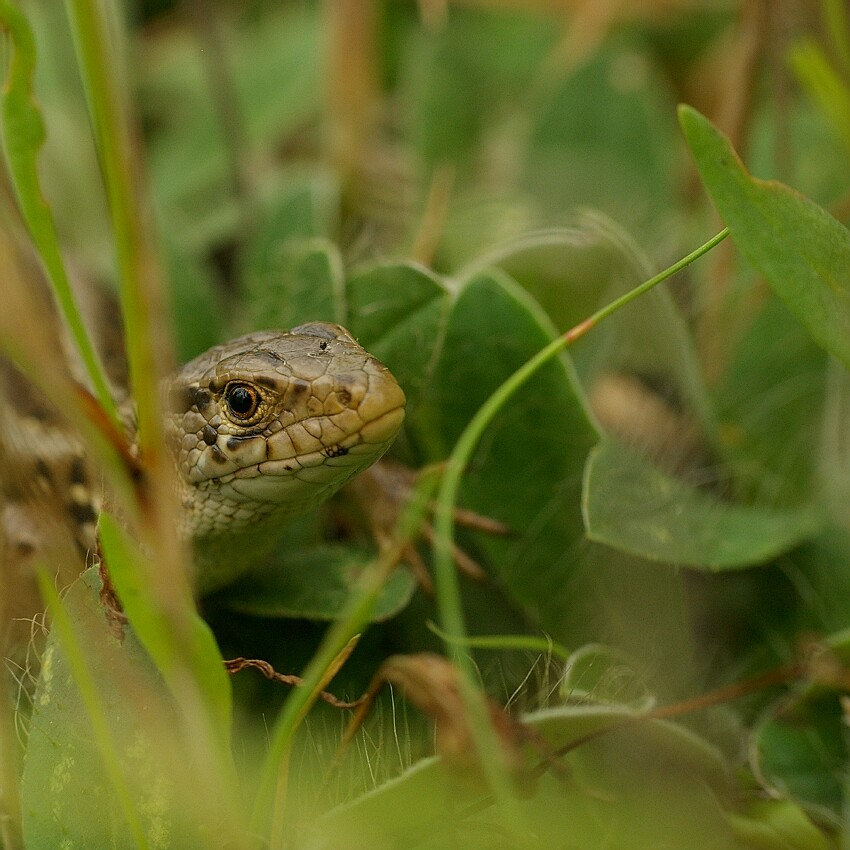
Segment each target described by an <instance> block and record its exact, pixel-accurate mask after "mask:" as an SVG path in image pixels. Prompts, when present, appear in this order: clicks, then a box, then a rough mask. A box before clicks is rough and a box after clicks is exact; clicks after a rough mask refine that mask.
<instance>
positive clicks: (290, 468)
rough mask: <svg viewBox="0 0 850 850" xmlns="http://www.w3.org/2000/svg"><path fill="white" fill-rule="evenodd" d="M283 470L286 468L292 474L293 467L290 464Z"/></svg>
mask: <svg viewBox="0 0 850 850" xmlns="http://www.w3.org/2000/svg"><path fill="white" fill-rule="evenodd" d="M283 468H284V469H285V470H286V471H287V472H292V466H291V465H290V464H286V466H284V467H283Z"/></svg>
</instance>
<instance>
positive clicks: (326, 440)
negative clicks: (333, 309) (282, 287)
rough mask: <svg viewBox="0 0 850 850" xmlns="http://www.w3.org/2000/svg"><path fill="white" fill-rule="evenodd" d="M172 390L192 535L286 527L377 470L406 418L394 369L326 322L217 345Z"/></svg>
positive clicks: (173, 432) (172, 421) (173, 437)
mask: <svg viewBox="0 0 850 850" xmlns="http://www.w3.org/2000/svg"><path fill="white" fill-rule="evenodd" d="M166 389H167V409H168V413H167V434H168V438H169V443H170V445H171V446H172V447H173V452H174V458H175V462H176V465H177V469H178V472H179V476H180V483H181V487H182V492H181V497H182V501H183V507H184V512H185V519H184V522H183V526H184V530H185V532H186V534H187V536H188V537H190V538H193V539H197V538H202V537H204V536H207V535H218V534H225V533H230V532H232V531H238V530H241V529H246V528H249V527H251V526H253V525H255V524H257V523H259V522H261V521H264V520H274V521H275V522H276V523H277V524H281V523H283V522H285V521H287V520H289V519H290V518H293V517H295V516H297V515H299V514H301V513H303V512H305V511H307V510H309V509H310V508H311V507H313V506H314V505H318V504H319V503H321V502H322V501H324V500H325V499H327V498H328V497H330V496H331V495H332V494H333V493H334V492H336V491H337V490H338V489H339V488H340V487H341V486H342V485H343V484H344V483H345V482H346V481H348V479H350V478H351V477H352V476H354V475H357V474H358V473H359V472H361V471H363V470H364V469H366V468H367V467H368V466H370V465H371V464H372V463H374V462H375V461H376V460H377V459H378V458H379V457H380V456H381V455H382V454H383V453H384V452H385V451H386V450H387V449H388V448H389V446H390V444H391V443H392V442H393V440H394V439H395V437H396V434H397V433H398V431H399V429H400V427H401V424H402V421H403V419H404V404H405V397H404V393H403V391H402V389H401V387H399V385H398V383H397V382H396V380H395V378H394V377H393V375H392V374H391V373H390V371H389V370H388V369H387V368H386V366H384V365H383V364H382V363H381V362H380V361H378V360H377V359H375V358H374V357H373V356H372V355H371V354H369V353H368V352H367V351H365V350H364V349H363V348H361V347H360V345H358V343H357V342H356V340H355V339H354V338H353V337H352V336H351V335H350V334H349V333H348V331H346V330H345V329H344V328H342V327H340V326H339V325H334V324H330V323H326V322H312V323H310V324H305V325H300V326H299V327H296V328H293V329H292V330H290V331H287V332H283V331H261V332H258V333H252V334H249V335H247V336H243V337H239V338H238V339H235V340H232V341H231V342H228V343H226V344H224V345H219V346H216V347H214V348H211V349H210V350H209V351H207V352H205V353H204V354H202V355H200V356H199V357H197V358H196V359H195V360H192V361H191V362H190V363H187V364H186V365H185V366H184V367H183V368H182V369H181V370H180V371H179V372H177V373H176V375H174V376H173V377H172V378H171V379H170V380H169V382H168V385H167V388H166Z"/></svg>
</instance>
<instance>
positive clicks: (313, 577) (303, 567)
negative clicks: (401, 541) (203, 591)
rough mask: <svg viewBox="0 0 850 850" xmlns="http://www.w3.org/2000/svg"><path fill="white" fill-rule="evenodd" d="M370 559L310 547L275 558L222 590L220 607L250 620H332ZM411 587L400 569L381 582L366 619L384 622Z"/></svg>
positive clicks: (349, 551)
mask: <svg viewBox="0 0 850 850" xmlns="http://www.w3.org/2000/svg"><path fill="white" fill-rule="evenodd" d="M373 558H374V556H373V555H372V554H371V553H368V552H357V551H355V550H352V549H350V548H347V547H344V546H331V545H326V546H314V547H312V548H310V549H308V550H304V549H297V550H295V551H289V550H287V551H286V552H283V553H281V554H280V555H279V556H278V557H275V558H274V559H273V560H272V561H271V562H270V563H269V564H268V565H267V566H264V568H263V569H262V570H258V571H255V572H252V573H251V574H250V575H248V576H247V577H246V578H245V579H243V580H242V581H240V582H239V583H237V584H236V585H233V586H231V587H228V588H227V589H226V591H225V592H224V593H223V594H222V597H221V598H222V602H223V604H225V605H226V606H227V607H228V608H232V609H233V610H235V611H240V612H241V613H244V614H251V615H253V616H255V617H301V618H304V619H308V620H333V619H335V618H336V617H339V615H340V614H341V613H342V612H343V611H344V610H345V608H346V605H347V604H348V603H349V602H350V600H351V595H352V593H353V592H354V591H355V590H356V588H357V587H358V585H359V578H360V576H361V574H362V573H363V570H364V569H366V568H367V567H368V566H369V564H370V563H371V562H372V560H373ZM415 589H416V582H415V581H414V579H413V577H412V576H411V574H410V573H409V571H408V570H406V569H405V568H403V567H400V568H399V569H397V570H396V571H395V572H394V573H393V574H392V576H391V577H390V578H389V580H388V581H387V583H386V585H385V586H384V589H383V591H382V592H381V595H380V596H379V597H378V599H377V600H376V602H375V607H374V609H373V611H372V620H373V621H378V620H386V619H387V618H389V617H392V616H394V615H395V614H397V613H398V612H399V611H400V610H401V609H402V608H404V607H405V606H406V605H407V603H408V602H409V601H410V597H411V596H412V595H413V591H414V590H415Z"/></svg>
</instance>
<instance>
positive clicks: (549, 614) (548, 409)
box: [408, 271, 597, 639]
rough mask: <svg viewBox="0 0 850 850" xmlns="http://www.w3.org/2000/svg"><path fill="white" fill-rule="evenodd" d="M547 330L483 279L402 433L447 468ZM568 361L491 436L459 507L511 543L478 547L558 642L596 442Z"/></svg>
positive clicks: (467, 295) (516, 296) (497, 284)
mask: <svg viewBox="0 0 850 850" xmlns="http://www.w3.org/2000/svg"><path fill="white" fill-rule="evenodd" d="M553 336H554V329H553V328H552V326H551V324H550V323H549V322H548V320H547V319H546V317H545V315H543V314H542V312H541V311H540V308H539V307H538V306H537V305H536V304H535V303H534V302H533V301H532V299H531V298H530V297H529V296H528V295H527V293H525V292H524V291H523V290H521V289H520V288H519V287H518V286H517V284H516V283H514V282H513V281H512V280H511V279H510V278H509V277H508V276H507V275H505V274H504V273H502V272H498V271H496V272H492V273H482V274H480V275H477V276H476V277H474V278H473V279H472V280H470V281H469V282H468V283H466V284H465V285H464V286H463V288H462V290H461V291H460V293H459V294H458V296H457V298H456V300H455V301H454V302H453V304H452V305H451V312H450V314H449V315H448V317H447V324H446V327H445V331H444V336H443V340H442V344H441V346H440V348H439V349H438V359H437V360H436V362H435V365H434V368H433V370H432V374H430V375H429V382H428V385H427V389H426V391H425V393H424V397H423V403H422V410H421V411H414V412H413V413H412V415H411V418H410V422H409V423H408V427H409V429H410V432H411V434H412V438H413V440H414V441H415V442H416V443H417V444H418V445H421V446H426V447H427V449H428V452H429V454H428V455H427V456H426V457H425V458H424V460H426V461H438V460H441V459H443V458H444V457H445V456H446V454H447V453H448V451H449V450H450V448H451V446H453V445H454V443H455V441H456V440H457V439H458V436H459V435H460V433H461V431H462V430H463V428H464V427H465V426H466V424H467V422H468V421H469V420H470V419H471V418H472V416H473V415H474V414H475V412H476V411H477V410H478V408H479V407H480V406H481V405H482V404H483V403H484V401H485V400H486V399H487V398H488V397H489V396H490V395H491V393H492V392H493V391H494V390H495V389H496V388H497V387H498V386H499V385H500V384H501V383H502V382H503V381H504V380H505V379H506V378H507V377H508V376H509V375H511V374H512V373H513V372H514V371H515V370H516V369H517V368H518V367H519V366H521V365H522V364H523V363H525V361H526V360H528V359H529V358H530V357H531V356H532V355H534V354H535V353H536V352H537V351H539V350H540V349H541V348H543V347H544V346H545V345H546V344H547V343H548V342H549V341H550V340H551V339H552V337H553ZM596 439H597V433H596V430H595V428H594V427H593V425H592V424H591V422H590V420H589V418H588V414H587V411H586V409H585V407H584V403H583V400H582V397H581V394H580V391H579V390H578V388H577V385H576V382H575V377H574V374H573V370H572V365H571V363H570V361H569V358H568V357H567V356H565V355H564V356H561V357H559V358H558V359H556V360H554V361H552V362H551V363H549V364H547V365H546V366H544V367H543V368H542V369H541V370H540V371H539V372H538V373H537V374H536V375H535V376H534V377H533V378H532V379H531V380H530V381H529V382H528V383H527V384H526V385H525V386H524V387H523V389H522V391H521V392H520V393H518V394H517V395H516V396H515V397H514V398H512V399H511V400H510V402H509V403H508V404H507V405H506V406H505V408H504V410H503V411H501V413H500V414H499V415H498V417H497V418H496V420H495V421H494V422H493V423H492V424H491V425H490V427H489V428H488V430H487V432H486V434H485V435H484V438H483V439H482V441H481V444H480V446H479V448H478V450H477V451H476V452H475V454H474V456H473V458H472V460H471V463H470V467H469V470H468V472H467V473H466V475H465V477H464V480H463V484H462V489H461V497H460V503H461V506H462V507H465V508H470V509H472V510H474V511H476V512H478V513H481V514H483V515H485V516H489V517H492V518H494V519H497V520H500V521H502V522H504V523H506V524H507V525H508V526H509V527H510V528H511V529H512V530H513V534H512V535H511V536H509V537H496V536H492V535H489V536H488V535H479V536H478V537H477V539H476V545H477V546H480V547H481V549H482V550H483V551H484V552H486V553H487V556H488V559H489V562H490V563H491V564H492V565H493V568H494V569H495V571H496V573H497V574H498V576H499V578H500V579H501V581H502V582H503V584H504V586H505V587H506V588H507V589H508V591H509V593H510V594H511V595H512V596H513V598H514V599H515V600H516V601H517V602H518V603H519V604H520V605H521V606H522V607H523V608H524V609H525V610H526V611H527V612H529V613H532V614H533V615H534V616H537V617H539V618H540V622H541V623H542V624H543V627H544V628H545V629H546V630H547V631H549V632H550V633H551V634H553V636H555V637H556V639H560V638H561V637H562V635H563V628H564V625H565V623H566V622H568V621H569V618H570V612H571V611H574V608H575V600H574V599H573V598H572V594H571V592H570V589H569V587H568V582H566V581H565V575H567V574H569V573H570V571H571V568H572V566H573V565H574V563H575V550H576V546H577V545H579V544H580V543H581V541H582V540H583V538H584V535H583V531H582V526H581V517H580V512H579V500H580V489H581V470H582V468H583V465H584V462H585V458H586V456H587V452H588V451H589V449H590V447H591V445H592V444H594V443H595V442H596Z"/></svg>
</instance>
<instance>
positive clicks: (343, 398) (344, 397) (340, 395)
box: [336, 389, 351, 407]
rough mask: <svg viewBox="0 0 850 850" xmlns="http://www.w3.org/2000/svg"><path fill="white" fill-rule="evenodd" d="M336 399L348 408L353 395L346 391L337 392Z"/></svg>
mask: <svg viewBox="0 0 850 850" xmlns="http://www.w3.org/2000/svg"><path fill="white" fill-rule="evenodd" d="M336 397H337V400H338V401H339V403H340V404H341V405H343V406H345V407H348V405H349V404H351V393H350V392H349V391H348V390H346V389H339V390H337V391H336Z"/></svg>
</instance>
